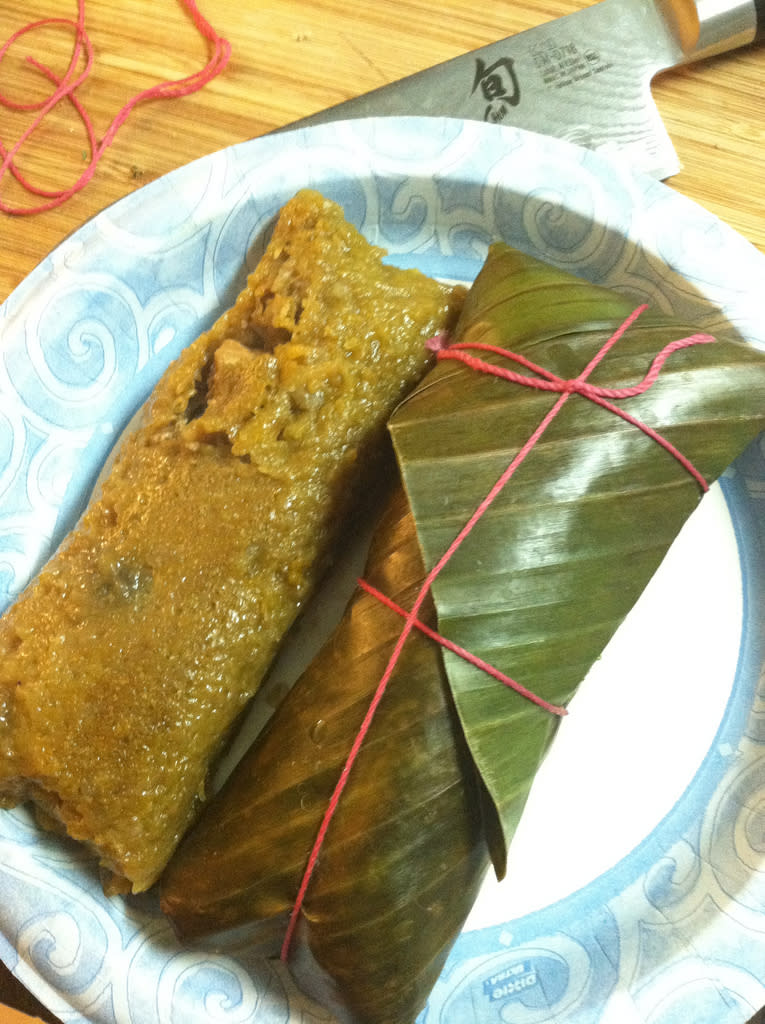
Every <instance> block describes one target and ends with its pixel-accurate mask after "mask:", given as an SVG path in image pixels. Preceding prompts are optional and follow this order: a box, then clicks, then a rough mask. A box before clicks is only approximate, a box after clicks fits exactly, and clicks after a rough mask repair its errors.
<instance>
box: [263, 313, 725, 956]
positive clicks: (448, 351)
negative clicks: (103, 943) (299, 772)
mask: <svg viewBox="0 0 765 1024" xmlns="http://www.w3.org/2000/svg"><path fill="white" fill-rule="evenodd" d="M645 309H646V307H645V306H640V307H638V308H637V309H636V310H635V311H634V312H633V313H632V314H631V315H630V316H629V317H628V318H627V319H626V320H625V321H624V323H623V324H622V325H621V326H620V327H619V328H618V329H617V330H616V331H615V332H614V334H612V335H611V337H610V338H609V339H608V341H607V342H606V343H605V344H604V345H603V347H602V348H601V349H600V350H599V352H597V354H596V355H595V356H594V357H593V358H592V359H591V360H590V362H589V363H588V364H587V366H586V367H585V368H584V370H583V371H582V372H581V373H580V374H579V376H578V377H575V378H573V379H572V380H563V379H562V378H559V377H556V376H555V375H554V374H552V373H550V372H549V371H547V370H544V369H542V368H541V367H537V366H535V365H534V364H533V363H531V362H530V361H528V360H526V359H525V358H524V357H522V356H518V355H517V354H515V353H512V352H505V350H504V349H495V348H493V347H492V346H483V345H479V344H476V345H474V346H471V345H470V344H469V343H463V344H460V345H453V346H451V347H449V348H443V347H441V345H440V344H439V343H437V344H436V346H435V347H436V348H437V349H438V358H439V359H459V360H460V361H462V362H464V363H466V364H467V365H468V366H471V367H472V368H475V369H477V370H479V371H481V372H487V373H495V372H496V371H498V370H499V372H496V375H497V376H500V377H503V378H505V379H507V380H511V381H513V382H515V383H518V384H522V385H524V386H526V387H535V388H539V387H541V388H542V389H543V390H549V391H552V392H557V393H558V398H557V399H556V401H555V403H554V404H553V406H552V408H551V409H550V410H549V411H548V412H547V413H546V414H545V415H544V416H543V418H542V420H541V421H540V423H539V424H538V426H537V427H536V428H535V430H534V431H533V432H532V434H531V436H530V437H529V439H528V440H527V441H526V442H525V444H524V445H523V446H522V447H521V448H520V450H519V451H518V452H517V454H516V455H515V456H514V457H513V459H512V460H511V461H510V464H509V465H508V466H507V467H506V469H505V470H504V471H503V472H502V474H501V475H500V477H499V478H498V480H497V481H496V483H495V484H494V485H493V486H492V488H491V489H490V491H489V493H488V494H487V495H486V497H485V498H484V499H483V500H482V501H481V502H480V503H479V504H478V506H477V507H476V509H475V511H474V512H473V514H472V515H471V516H470V518H469V519H468V521H467V522H466V523H465V525H464V526H463V527H462V529H461V530H460V531H459V532H458V534H457V536H456V537H455V538H454V540H453V541H452V542H451V544H450V545H449V546H448V548H447V549H446V551H445V552H444V553H443V555H442V556H441V557H440V558H439V559H438V561H437V562H436V563H435V565H434V566H433V568H432V569H431V570H430V571H429V572H428V573H427V574H426V576H425V582H424V583H423V585H422V587H421V589H420V591H419V593H418V595H417V597H416V599H415V601H414V604H413V606H412V608H411V610H410V611H409V612H405V611H403V609H402V612H403V615H404V626H403V629H402V630H401V633H400V634H399V636H398V639H397V641H396V643H395V645H394V648H393V652H392V653H391V656H390V659H389V660H388V664H387V666H386V668H385V671H384V672H383V675H382V677H381V679H380V681H379V683H378V685H377V689H376V690H375V693H374V696H373V697H372V701H371V703H370V705H369V708H368V710H367V713H366V715H365V716H364V720H363V721H362V723H361V727H360V728H359V731H358V733H357V734H356V738H355V739H354V741H353V744H352V746H351V750H350V752H349V754H348V757H347V759H346V761H345V764H344V765H343V769H342V771H341V773H340V777H339V779H338V781H337V784H336V786H335V789H334V791H333V793H332V796H331V797H330V800H329V803H328V805H327V809H326V811H325V813H324V817H323V819H322V822H321V825H320V826H319V831H318V833H317V836H316V840H315V842H314V845H313V847H312V849H311V852H310V855H309V857H308V861H307V863H306V868H305V872H304V874H303V878H302V880H301V883H300V887H299V889H298V894H297V896H296V898H295V903H294V905H293V908H292V912H291V914H290V919H289V922H288V925H287V931H286V934H285V937H284V942H283V944H282V950H281V958H282V960H286V959H287V957H288V955H289V950H290V946H291V944H292V939H293V936H294V933H295V929H296V927H297V922H298V919H299V916H300V912H301V910H302V907H303V902H304V900H305V896H306V893H307V891H308V886H309V884H310V881H311V877H312V875H313V872H314V870H315V868H316V864H317V862H318V859H319V853H320V852H321V848H322V846H323V844H324V838H325V836H326V834H327V830H328V829H329V825H330V822H331V821H332V818H333V817H334V814H335V811H336V809H337V807H338V804H339V803H340V798H341V796H342V794H343V791H344V790H345V787H346V784H347V782H348V778H349V775H350V772H351V769H352V768H353V764H354V762H355V761H356V758H357V756H358V753H359V750H360V749H361V746H362V744H363V742H364V739H365V738H366V735H367V733H368V732H369V728H370V726H371V724H372V719H373V718H374V715H375V712H376V710H377V708H378V706H379V704H380V701H381V700H382V698H383V696H384V694H385V690H386V688H387V686H388V682H389V680H390V678H391V676H392V674H393V670H394V669H395V666H396V664H397V663H398V659H399V657H400V655H401V651H402V648H403V646H404V644H405V643H406V640H407V638H408V637H409V634H410V633H411V632H412V630H413V629H416V628H421V626H422V624H421V623H420V621H419V613H420V609H421V608H422V605H423V603H424V601H425V598H426V596H427V594H428V593H429V591H430V589H431V587H432V585H433V583H434V582H435V580H436V579H437V577H438V576H439V574H440V573H441V571H442V570H443V569H444V567H445V566H446V565H447V564H448V562H449V561H450V560H451V558H452V557H453V555H454V554H455V552H456V551H457V550H458V548H459V547H460V546H461V545H462V543H463V541H464V540H465V539H466V538H467V537H468V536H469V535H470V533H471V532H472V531H473V528H474V527H475V525H476V523H478V521H479V520H480V519H481V518H482V516H483V515H484V513H485V512H486V511H487V509H488V508H489V507H490V506H491V505H492V503H493V502H494V501H495V499H496V498H497V497H498V495H499V494H500V493H501V492H502V490H503V489H504V488H505V486H506V485H507V483H508V482H509V481H510V480H511V479H512V477H513V476H514V475H515V473H516V471H517V470H518V468H519V467H520V466H521V465H522V463H523V462H524V461H525V459H526V458H527V456H528V455H529V453H530V452H531V451H532V450H533V449H534V447H535V445H536V444H537V442H538V441H539V440H540V438H541V437H542V436H543V434H544V433H545V431H546V430H547V428H548V427H549V426H550V424H551V423H552V422H553V420H554V419H555V417H556V416H557V415H558V413H559V412H560V410H561V409H562V408H563V406H564V405H565V403H566V402H567V401H568V400H569V398H571V396H572V395H575V394H577V395H581V396H582V397H584V398H588V399H590V400H591V401H594V402H596V403H597V404H598V405H602V406H603V408H605V409H608V410H609V411H610V412H615V413H616V414H617V415H619V416H622V417H623V418H624V419H626V420H627V421H628V422H629V423H633V424H634V425H635V426H637V427H639V428H640V429H641V430H643V431H645V432H646V433H647V434H648V435H649V436H650V437H651V438H652V439H653V440H655V441H657V443H659V444H661V446H662V447H664V448H666V449H667V450H668V451H670V452H671V453H672V454H673V455H675V456H676V457H677V458H678V459H679V461H680V462H681V464H682V465H683V467H684V468H685V469H687V470H688V472H689V473H690V474H691V475H692V476H693V478H694V479H695V480H696V481H697V482H698V483H699V485H700V486H701V488H702V490H707V489H708V484H707V482H706V480H704V478H703V477H702V476H701V474H700V473H699V472H698V471H697V470H696V469H695V467H694V466H693V465H692V464H691V463H690V462H689V461H688V460H687V459H685V458H684V456H682V455H681V454H680V453H679V452H677V451H676V449H675V448H674V447H673V446H672V445H670V444H669V442H667V441H666V439H664V438H662V437H661V436H660V435H659V434H657V433H656V432H655V431H653V430H652V429H651V428H648V427H646V425H645V424H643V423H641V422H640V421H639V420H636V419H634V418H633V417H631V416H627V415H625V414H624V412H623V410H621V409H619V408H618V406H614V405H612V403H611V402H610V401H608V399H607V398H606V397H604V395H605V394H606V393H609V394H610V395H611V396H613V394H614V391H613V390H612V389H611V390H610V391H609V389H601V388H597V387H593V386H592V385H589V384H588V383H587V379H588V377H589V376H590V374H591V373H592V372H593V370H594V369H595V368H596V367H597V366H598V364H599V363H600V362H601V361H602V360H603V359H604V357H605V356H606V355H607V354H608V353H609V352H610V350H611V349H612V348H613V346H614V345H615V344H616V343H617V341H618V340H619V339H620V338H621V337H622V336H623V335H624V333H625V331H626V330H628V328H629V327H630V326H631V325H632V324H633V323H634V322H635V320H637V318H638V317H639V316H640V314H641V313H642V312H643V311H644V310H645ZM711 341H714V338H712V337H711V336H710V335H707V334H696V335H693V336H692V337H690V338H683V339H681V340H680V341H676V342H672V343H671V344H670V345H667V346H666V347H665V348H664V349H662V351H661V352H660V353H659V355H658V356H657V357H656V359H655V360H654V363H653V364H652V366H651V368H650V370H649V371H648V373H647V374H646V376H645V378H644V379H643V381H641V383H640V384H638V385H636V386H635V387H634V388H627V389H618V394H619V397H630V396H632V395H639V394H642V393H643V392H644V391H646V390H647V389H648V388H650V387H651V385H652V384H653V383H654V382H655V381H656V378H657V377H658V374H659V372H660V370H661V367H662V366H663V364H664V363H665V362H666V360H667V358H668V357H669V356H670V355H671V354H672V352H674V351H677V350H678V349H681V348H687V347H688V346H689V345H696V344H703V343H706V342H711ZM470 347H475V348H483V349H487V348H488V349H490V350H491V351H496V352H499V353H501V354H502V355H504V356H507V357H508V358H510V359H513V360H514V361H516V362H518V363H520V364H522V365H524V366H526V368H527V369H532V370H534V372H536V373H538V374H539V375H540V376H539V377H527V376H525V375H521V374H516V373H514V372H513V371H507V370H502V369H501V368H497V367H495V366H494V365H493V364H491V363H485V362H483V361H481V360H476V359H474V358H473V357H472V356H470V355H468V353H467V351H466V349H468V348H470Z"/></svg>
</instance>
